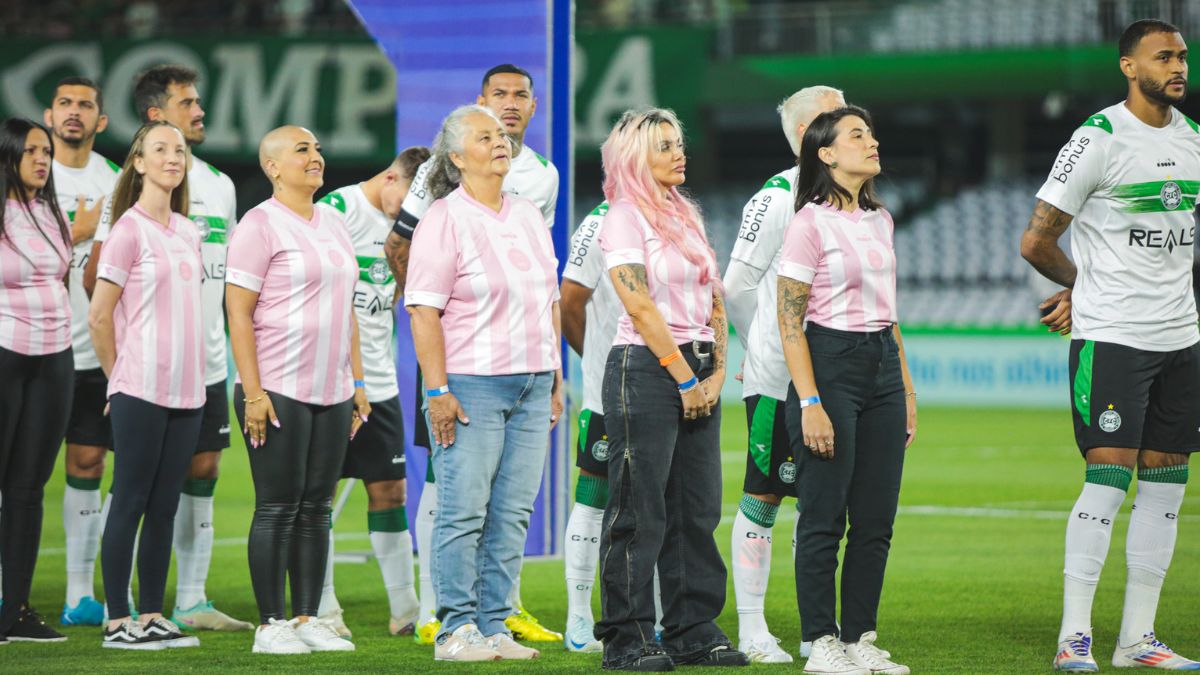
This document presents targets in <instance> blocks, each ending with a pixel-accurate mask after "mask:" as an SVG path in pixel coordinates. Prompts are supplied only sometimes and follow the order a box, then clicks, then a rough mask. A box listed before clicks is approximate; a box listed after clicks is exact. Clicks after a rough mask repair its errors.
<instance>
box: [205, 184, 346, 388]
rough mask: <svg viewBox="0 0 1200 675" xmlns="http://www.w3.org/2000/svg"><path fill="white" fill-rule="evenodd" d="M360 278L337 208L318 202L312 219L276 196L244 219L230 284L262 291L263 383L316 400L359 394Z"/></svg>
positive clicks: (233, 248) (232, 245)
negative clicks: (354, 345)
mask: <svg viewBox="0 0 1200 675" xmlns="http://www.w3.org/2000/svg"><path fill="white" fill-rule="evenodd" d="M357 280H358V263H357V262H356V261H355V258H354V247H353V245H352V244H351V243H350V236H349V235H348V234H347V233H346V224H345V222H344V221H343V220H342V216H341V214H340V213H338V212H337V211H335V210H333V209H321V208H317V207H316V206H314V207H313V215H312V219H311V220H304V219H303V218H301V217H300V216H298V215H296V213H295V212H293V211H292V210H290V209H288V208H287V207H286V206H284V205H283V204H281V203H280V202H279V201H278V200H276V199H275V198H271V199H268V200H267V201H265V202H263V203H261V204H259V205H258V206H256V207H254V208H253V209H251V210H250V211H248V212H247V213H246V215H245V216H243V217H242V219H241V220H240V221H238V225H237V229H235V230H234V231H233V238H232V239H230V241H229V257H228V260H227V262H226V265H225V283H227V284H233V285H235V286H240V287H242V288H245V289H247V290H251V291H254V292H255V293H258V304H256V305H255V307H254V317H253V318H254V343H255V347H256V349H257V351H258V374H259V379H260V385H261V386H262V388H263V389H265V390H267V391H270V392H272V393H276V394H282V395H283V396H287V397H288V398H292V399H295V400H297V401H302V402H304V403H312V404H316V405H331V404H334V403H341V402H342V401H345V400H347V399H349V398H350V397H351V396H353V394H354V380H353V376H352V374H351V371H350V337H351V326H352V324H351V322H352V321H354V320H355V319H354V282H355V281H357ZM237 381H238V382H241V376H240V375H239V376H238V380H237Z"/></svg>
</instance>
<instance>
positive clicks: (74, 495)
mask: <svg viewBox="0 0 1200 675" xmlns="http://www.w3.org/2000/svg"><path fill="white" fill-rule="evenodd" d="M100 507H101V504H100V490H99V488H97V489H95V490H80V489H78V488H74V487H71V486H70V485H67V487H66V490H65V491H64V492H63V530H64V531H65V533H66V536H67V606H68V607H75V606H76V605H78V604H79V601H80V600H82V599H83V598H85V597H89V596H90V597H95V595H96V593H95V576H96V554H97V553H98V552H99V550H100V529H101V528H102V527H103V525H104V521H103V520H101V517H100V514H101V511H100Z"/></svg>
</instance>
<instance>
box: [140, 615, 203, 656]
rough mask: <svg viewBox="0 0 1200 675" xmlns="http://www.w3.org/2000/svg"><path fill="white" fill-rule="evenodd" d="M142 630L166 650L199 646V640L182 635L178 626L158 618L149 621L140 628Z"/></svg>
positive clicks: (192, 636) (191, 636)
mask: <svg viewBox="0 0 1200 675" xmlns="http://www.w3.org/2000/svg"><path fill="white" fill-rule="evenodd" d="M142 630H143V631H145V633H146V635H149V636H150V637H152V638H154V639H155V640H158V641H159V642H160V643H162V645H163V646H164V647H166V648H167V649H173V648H175V647H199V646H200V638H198V637H196V636H195V635H184V634H183V631H181V630H179V626H176V625H175V624H173V623H171V622H170V621H167V620H166V619H164V618H162V617H160V616H156V617H154V618H153V619H150V621H149V623H147V624H146V625H145V626H142Z"/></svg>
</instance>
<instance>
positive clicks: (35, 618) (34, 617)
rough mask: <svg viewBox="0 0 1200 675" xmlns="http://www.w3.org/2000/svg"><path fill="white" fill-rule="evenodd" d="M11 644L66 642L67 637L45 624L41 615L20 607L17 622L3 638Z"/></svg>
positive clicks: (29, 608)
mask: <svg viewBox="0 0 1200 675" xmlns="http://www.w3.org/2000/svg"><path fill="white" fill-rule="evenodd" d="M5 637H7V638H8V639H9V640H10V641H12V642H66V640H67V636H66V635H63V634H62V633H60V632H58V631H56V630H54V629H53V628H51V627H50V626H49V625H47V624H46V620H45V619H43V618H42V615H40V614H38V613H37V612H36V611H35V610H34V609H33V608H31V607H28V606H26V607H22V608H21V611H20V613H19V614H17V621H16V623H14V624H13V625H12V628H9V629H8V634H7V635H6V636H5Z"/></svg>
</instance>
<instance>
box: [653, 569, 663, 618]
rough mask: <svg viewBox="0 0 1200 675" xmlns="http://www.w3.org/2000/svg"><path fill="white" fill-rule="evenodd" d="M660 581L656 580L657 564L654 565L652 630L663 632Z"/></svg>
mask: <svg viewBox="0 0 1200 675" xmlns="http://www.w3.org/2000/svg"><path fill="white" fill-rule="evenodd" d="M662 620H663V609H662V582H661V581H659V580H658V565H655V566H654V632H655V633H660V634H661V633H662V632H663V625H662Z"/></svg>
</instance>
